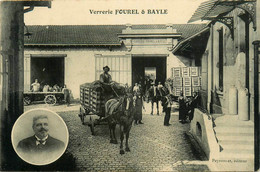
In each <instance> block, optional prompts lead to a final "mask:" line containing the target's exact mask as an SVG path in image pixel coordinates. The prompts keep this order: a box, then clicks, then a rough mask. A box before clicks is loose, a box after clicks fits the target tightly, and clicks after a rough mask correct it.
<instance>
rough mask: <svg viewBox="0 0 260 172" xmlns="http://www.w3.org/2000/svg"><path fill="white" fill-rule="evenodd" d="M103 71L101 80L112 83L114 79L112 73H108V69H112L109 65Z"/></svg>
mask: <svg viewBox="0 0 260 172" xmlns="http://www.w3.org/2000/svg"><path fill="white" fill-rule="evenodd" d="M103 71H104V72H103V73H102V74H100V78H99V80H100V81H101V82H102V83H110V82H111V81H112V77H111V75H110V74H109V73H108V71H110V68H109V67H108V66H105V67H103Z"/></svg>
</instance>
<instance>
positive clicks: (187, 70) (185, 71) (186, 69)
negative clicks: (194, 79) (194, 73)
mask: <svg viewBox="0 0 260 172" xmlns="http://www.w3.org/2000/svg"><path fill="white" fill-rule="evenodd" d="M189 76H190V68H189V67H183V68H182V77H189Z"/></svg>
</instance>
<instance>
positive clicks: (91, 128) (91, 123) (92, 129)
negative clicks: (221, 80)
mask: <svg viewBox="0 0 260 172" xmlns="http://www.w3.org/2000/svg"><path fill="white" fill-rule="evenodd" d="M89 122H90V125H89V127H90V131H91V134H92V135H93V136H94V135H95V131H94V127H95V125H94V120H93V119H92V118H91V116H90V117H89Z"/></svg>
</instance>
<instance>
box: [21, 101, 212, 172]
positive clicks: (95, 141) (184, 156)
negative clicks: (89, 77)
mask: <svg viewBox="0 0 260 172" xmlns="http://www.w3.org/2000/svg"><path fill="white" fill-rule="evenodd" d="M31 108H35V107H33V106H31V107H29V106H28V107H25V111H26V110H27V109H31ZM47 108H48V107H47ZM78 108H79V106H78V105H74V106H72V107H66V106H64V105H60V106H57V107H52V110H54V111H57V112H58V114H59V115H60V116H61V117H62V118H63V119H64V121H65V122H66V124H67V126H68V129H69V133H70V139H69V145H68V148H67V150H68V152H70V153H71V154H73V156H74V157H75V158H76V166H77V169H78V170H85V171H209V170H210V169H209V167H208V166H207V163H206V162H207V161H201V159H202V158H201V157H202V156H201V155H199V154H198V153H197V151H196V150H195V148H194V147H193V146H192V144H191V141H190V139H189V137H188V135H187V134H186V132H188V131H189V124H181V123H179V122H178V112H174V113H172V116H171V120H170V123H171V124H172V125H171V126H169V127H166V126H163V119H164V115H163V114H162V113H160V115H159V116H157V115H153V116H151V115H150V114H149V112H150V110H149V107H147V105H146V109H147V110H146V112H144V115H143V122H144V124H143V125H140V124H139V125H134V124H133V127H132V130H131V133H130V138H129V146H130V149H131V152H126V154H124V155H120V154H119V144H117V145H115V144H110V142H109V140H110V138H109V130H108V126H107V125H98V126H96V127H95V132H96V135H95V136H92V135H91V132H90V128H89V127H88V126H87V125H82V124H81V121H80V119H79V117H78ZM116 132H117V136H118V141H119V130H118V128H117V130H116Z"/></svg>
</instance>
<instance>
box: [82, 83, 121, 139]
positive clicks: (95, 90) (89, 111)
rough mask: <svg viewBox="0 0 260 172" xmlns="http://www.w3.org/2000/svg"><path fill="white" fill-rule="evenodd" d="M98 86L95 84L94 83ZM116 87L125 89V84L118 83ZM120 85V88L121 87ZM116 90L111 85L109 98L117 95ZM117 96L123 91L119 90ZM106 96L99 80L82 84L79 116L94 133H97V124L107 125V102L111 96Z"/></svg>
mask: <svg viewBox="0 0 260 172" xmlns="http://www.w3.org/2000/svg"><path fill="white" fill-rule="evenodd" d="M95 84H96V85H98V86H96V87H95V86H93V85H95ZM116 84H117V86H115V89H121V90H125V88H124V86H123V85H121V84H119V83H116ZM119 87H120V88H119ZM115 92H116V91H115V90H114V89H113V88H112V87H111V95H110V92H109V93H108V94H109V95H106V96H109V98H113V97H116V96H115V94H114V93H115ZM116 95H117V96H120V95H122V92H120V91H119V90H117V94H116ZM106 96H105V93H104V90H103V88H102V87H101V85H100V83H99V81H94V82H93V83H85V84H82V85H80V104H81V106H80V111H79V117H80V119H81V122H82V124H83V125H88V126H89V127H90V130H91V133H92V135H94V134H95V132H94V127H95V126H96V125H107V124H108V123H107V118H108V117H109V116H105V103H106V100H108V99H109V98H108V97H106Z"/></svg>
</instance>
